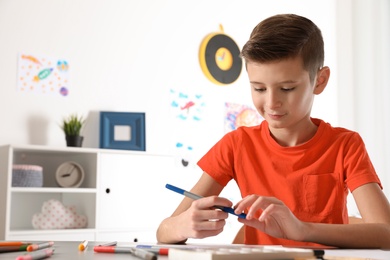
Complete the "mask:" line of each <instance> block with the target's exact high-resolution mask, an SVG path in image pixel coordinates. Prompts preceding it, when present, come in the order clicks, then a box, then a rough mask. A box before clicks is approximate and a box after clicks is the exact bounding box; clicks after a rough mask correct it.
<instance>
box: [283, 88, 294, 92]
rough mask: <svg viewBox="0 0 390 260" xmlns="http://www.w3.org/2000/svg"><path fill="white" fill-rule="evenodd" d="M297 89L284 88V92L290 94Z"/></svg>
mask: <svg viewBox="0 0 390 260" xmlns="http://www.w3.org/2000/svg"><path fill="white" fill-rule="evenodd" d="M294 89H295V88H282V91H284V92H289V91H293V90H294Z"/></svg>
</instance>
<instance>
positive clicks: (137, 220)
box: [97, 152, 178, 229]
mask: <svg viewBox="0 0 390 260" xmlns="http://www.w3.org/2000/svg"><path fill="white" fill-rule="evenodd" d="M99 167H100V176H101V179H100V185H99V191H98V193H99V194H98V196H99V198H98V201H99V210H98V212H99V213H98V214H99V215H98V217H97V219H98V223H99V224H98V228H102V229H118V228H125V229H126V228H137V229H140V228H145V229H150V228H157V226H158V224H159V223H160V222H161V220H162V219H163V218H165V217H167V216H169V215H170V214H171V213H172V210H173V208H174V207H176V206H177V203H178V201H177V200H175V201H173V202H172V203H173V204H174V206H172V205H171V206H167V205H168V204H169V203H170V202H169V197H170V196H169V195H171V194H169V193H170V192H169V191H167V190H166V189H165V184H166V181H167V179H170V178H172V174H173V172H174V160H173V157H170V156H156V155H148V154H142V153H140V154H128V153H126V154H119V153H116V154H110V153H103V152H102V153H101V155H100V160H99ZM168 194H169V195H168ZM176 196H177V195H176Z"/></svg>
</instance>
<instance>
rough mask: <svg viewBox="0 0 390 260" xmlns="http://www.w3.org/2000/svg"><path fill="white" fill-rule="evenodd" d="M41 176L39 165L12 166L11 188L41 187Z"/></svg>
mask: <svg viewBox="0 0 390 260" xmlns="http://www.w3.org/2000/svg"><path fill="white" fill-rule="evenodd" d="M42 186H43V174H42V167H41V166H39V165H28V164H14V165H13V166H12V187H42Z"/></svg>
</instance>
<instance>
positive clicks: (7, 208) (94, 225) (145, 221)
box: [0, 145, 238, 243]
mask: <svg viewBox="0 0 390 260" xmlns="http://www.w3.org/2000/svg"><path fill="white" fill-rule="evenodd" d="M66 161H75V162H77V163H79V164H80V165H81V166H82V167H83V168H84V171H85V178H84V181H83V183H82V184H81V186H80V187H79V188H61V187H58V186H57V184H56V181H55V172H56V169H57V167H58V166H59V165H60V164H61V163H63V162H66ZM13 164H34V165H41V166H42V167H43V175H44V178H43V179H44V181H43V187H41V188H32V187H12V165H13ZM200 174H201V170H200V169H198V168H191V169H189V168H184V167H182V166H180V165H178V163H177V161H176V163H175V158H174V156H169V155H155V154H149V153H147V152H139V151H125V150H110V149H94V148H72V147H61V148H55V147H47V146H39V145H25V146H13V145H4V146H0V240H19V241H27V240H28V241H29V240H32V241H34V240H36V241H38V240H39V241H49V240H52V241H59V240H67V241H82V240H85V239H87V240H94V241H124V242H148V243H153V242H156V237H155V234H156V229H157V227H158V225H159V223H160V222H161V221H162V220H163V219H164V218H166V217H168V216H170V215H171V214H172V212H173V211H174V210H175V208H176V207H177V205H178V204H179V203H180V201H181V200H182V199H183V196H180V195H178V194H176V193H174V192H171V191H169V190H167V189H166V188H165V184H166V183H170V184H173V185H178V186H179V187H182V188H184V189H190V188H191V187H192V185H193V184H194V183H195V182H196V180H197V179H198V178H199V175H200ZM227 191H229V189H227ZM232 194H234V192H232V190H230V191H229V192H228V193H227V195H229V196H227V197H228V198H231V197H230V196H231V195H232ZM222 195H223V194H222ZM50 199H57V200H59V201H61V202H62V203H63V204H64V205H66V206H70V205H74V206H76V210H77V213H78V214H81V215H85V216H87V218H88V226H87V228H83V229H61V230H58V229H56V230H37V229H34V228H33V226H32V216H33V214H34V213H39V212H40V211H41V207H42V204H43V202H44V201H47V200H50ZM231 199H234V197H233V198H231ZM230 221H231V222H229V223H227V225H226V228H225V232H224V235H220V236H218V237H214V238H209V239H206V240H201V241H203V242H204V241H211V242H216V241H217V242H227V243H229V242H231V241H232V240H233V237H234V235H235V233H236V230H238V229H237V228H236V226H235V224H234V223H238V222H237V221H236V219H234V218H231V220H230ZM199 242H200V241H199Z"/></svg>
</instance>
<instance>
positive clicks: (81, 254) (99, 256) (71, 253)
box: [0, 241, 390, 260]
mask: <svg viewBox="0 0 390 260" xmlns="http://www.w3.org/2000/svg"><path fill="white" fill-rule="evenodd" d="M107 242H109V241H106V242H89V244H88V247H87V249H86V250H85V251H79V249H78V246H79V244H80V243H79V242H66V241H55V242H54V249H55V253H54V255H52V256H51V257H50V258H47V259H48V260H51V259H53V260H55V259H61V260H77V259H94V260H120V259H127V260H132V259H134V260H140V258H137V257H135V256H132V255H131V254H110V253H95V252H94V251H93V247H94V246H95V245H100V244H103V243H107ZM135 245H136V243H124V242H119V243H118V244H117V246H135ZM192 246H193V245H192ZM25 253H26V252H12V253H0V259H1V260H15V258H16V257H17V256H19V255H23V254H25ZM325 256H327V257H326V259H332V256H337V257H348V258H345V259H349V260H353V259H354V258H353V257H356V259H362V258H366V259H373V260H374V259H375V260H389V259H390V251H387V250H355V249H330V250H325ZM351 257H352V258H351ZM358 257H359V258H358ZM158 259H159V260H164V259H165V260H167V259H168V257H167V256H159V257H158ZM337 259H338V260H340V258H337Z"/></svg>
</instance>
